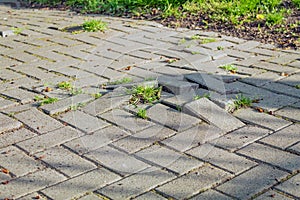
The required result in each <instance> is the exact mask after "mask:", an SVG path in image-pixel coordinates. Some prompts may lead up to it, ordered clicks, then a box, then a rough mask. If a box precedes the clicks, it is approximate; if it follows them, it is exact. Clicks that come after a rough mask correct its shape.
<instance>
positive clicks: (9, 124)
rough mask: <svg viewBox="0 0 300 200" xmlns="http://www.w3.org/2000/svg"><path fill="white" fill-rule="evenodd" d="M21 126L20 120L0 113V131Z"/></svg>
mask: <svg viewBox="0 0 300 200" xmlns="http://www.w3.org/2000/svg"><path fill="white" fill-rule="evenodd" d="M21 126H22V123H21V122H19V121H17V120H15V119H13V118H11V117H8V116H6V115H4V114H2V113H0V133H3V132H6V131H10V130H13V129H18V128H20V127H21Z"/></svg>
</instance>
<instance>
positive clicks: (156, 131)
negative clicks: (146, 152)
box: [113, 125, 175, 153]
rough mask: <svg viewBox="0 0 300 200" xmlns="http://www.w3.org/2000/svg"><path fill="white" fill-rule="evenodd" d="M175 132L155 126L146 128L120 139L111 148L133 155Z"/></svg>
mask: <svg viewBox="0 0 300 200" xmlns="http://www.w3.org/2000/svg"><path fill="white" fill-rule="evenodd" d="M174 133H175V131H173V130H171V129H169V128H166V127H163V126H159V125H155V126H151V127H149V128H146V129H144V130H142V131H140V132H138V133H136V134H134V135H131V136H128V137H126V138H123V139H120V140H118V141H116V142H114V143H113V146H115V147H117V148H119V149H122V150H124V151H126V152H128V153H133V152H136V151H139V150H141V149H144V148H146V147H148V146H150V145H152V144H153V143H155V142H158V141H160V140H162V139H165V138H167V137H169V136H171V135H174Z"/></svg>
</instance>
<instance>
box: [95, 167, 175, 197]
mask: <svg viewBox="0 0 300 200" xmlns="http://www.w3.org/2000/svg"><path fill="white" fill-rule="evenodd" d="M173 178H175V176H174V175H172V174H170V173H167V172H165V171H162V170H160V169H158V168H150V169H146V170H144V171H142V172H140V173H137V174H134V175H132V176H129V177H126V178H124V179H122V180H120V181H118V182H116V183H113V184H111V185H109V186H106V187H104V188H101V189H99V190H97V192H99V193H101V194H103V195H105V196H107V197H109V198H111V199H129V198H130V197H135V196H137V195H139V194H142V193H144V192H146V191H149V190H151V189H153V188H154V187H156V186H158V185H160V184H163V183H165V182H167V181H169V180H171V179H173ZM145 180H147V181H145Z"/></svg>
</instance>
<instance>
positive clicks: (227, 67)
mask: <svg viewBox="0 0 300 200" xmlns="http://www.w3.org/2000/svg"><path fill="white" fill-rule="evenodd" d="M219 68H221V69H224V70H226V71H228V72H231V73H236V72H237V70H238V68H237V67H236V66H234V65H223V66H220V67H219Z"/></svg>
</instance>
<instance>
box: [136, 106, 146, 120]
mask: <svg viewBox="0 0 300 200" xmlns="http://www.w3.org/2000/svg"><path fill="white" fill-rule="evenodd" d="M136 115H137V116H138V117H140V118H142V119H147V118H148V117H147V112H146V109H143V108H140V109H139V110H138V112H137V113H136Z"/></svg>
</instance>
